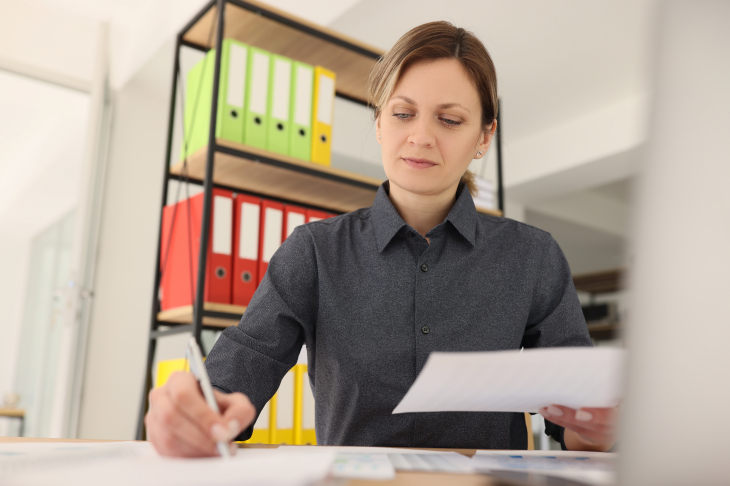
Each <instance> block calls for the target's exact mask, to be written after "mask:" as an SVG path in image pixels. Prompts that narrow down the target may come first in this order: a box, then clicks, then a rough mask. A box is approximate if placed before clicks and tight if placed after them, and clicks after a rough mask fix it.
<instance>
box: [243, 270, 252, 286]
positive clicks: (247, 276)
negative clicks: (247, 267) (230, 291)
mask: <svg viewBox="0 0 730 486" xmlns="http://www.w3.org/2000/svg"><path fill="white" fill-rule="evenodd" d="M241 280H243V283H249V282H250V281H251V280H253V275H251V272H249V271H245V272H243V273H242V274H241Z"/></svg>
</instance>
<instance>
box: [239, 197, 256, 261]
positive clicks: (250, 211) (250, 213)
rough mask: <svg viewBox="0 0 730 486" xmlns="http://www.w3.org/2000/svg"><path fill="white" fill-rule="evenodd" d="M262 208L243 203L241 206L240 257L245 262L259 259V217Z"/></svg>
mask: <svg viewBox="0 0 730 486" xmlns="http://www.w3.org/2000/svg"><path fill="white" fill-rule="evenodd" d="M260 214H261V208H260V207H259V205H258V204H251V203H243V204H242V205H241V224H240V225H239V226H238V227H239V231H240V233H239V235H238V241H239V242H240V244H239V245H238V256H239V258H243V259H245V260H258V258H259V216H260Z"/></svg>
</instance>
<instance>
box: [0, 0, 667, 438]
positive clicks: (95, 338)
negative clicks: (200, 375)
mask: <svg viewBox="0 0 730 486" xmlns="http://www.w3.org/2000/svg"><path fill="white" fill-rule="evenodd" d="M208 3H209V2H207V1H203V0H175V1H173V0H22V1H21V0H0V153H1V154H2V156H0V275H2V278H1V279H0V336H2V338H0V408H2V410H4V411H5V416H3V417H0V436H2V435H6V436H15V435H21V434H22V435H25V436H28V437H66V438H90V439H133V438H135V437H137V435H138V425H139V417H140V403H143V398H144V393H145V392H144V390H145V388H146V387H145V382H146V377H147V376H148V372H151V373H152V375H153V378H154V377H156V374H157V373H158V371H157V369H158V367H157V366H156V365H157V363H159V362H161V361H166V360H172V359H176V358H182V357H184V349H185V342H186V341H187V339H188V338H189V336H190V330H189V329H188V331H187V332H181V333H178V334H173V335H170V336H168V337H166V338H165V339H159V340H157V342H156V343H155V344H156V347H155V349H154V353H153V355H152V356H151V359H152V363H153V366H152V367H151V369H149V370H148V369H147V363H148V358H149V357H148V350H149V345H150V342H151V341H150V332H151V329H152V328H151V320H153V321H154V319H155V317H154V316H155V315H157V314H156V313H155V311H154V310H153V309H156V308H155V306H154V304H153V301H154V300H155V299H154V296H155V290H154V287H155V282H156V265H157V263H156V262H157V258H158V249H159V240H158V238H159V235H160V218H161V201H162V200H163V187H165V185H166V181H167V177H164V174H165V172H166V171H167V168H168V165H174V164H175V163H176V162H178V161H179V160H181V154H180V150H181V146H182V125H183V122H182V115H181V110H180V108H181V106H182V105H181V103H182V101H181V96H184V94H183V91H182V90H183V89H184V88H186V87H187V86H186V73H187V72H188V71H189V70H190V69H191V68H192V67H193V66H194V65H195V64H196V63H198V62H200V61H201V59H202V58H203V55H204V53H203V52H201V51H200V50H196V49H194V48H189V47H186V46H185V45H183V46H182V47H181V50H180V58H179V59H180V61H179V65H180V76H179V89H178V91H177V101H176V103H178V104H177V107H176V112H175V116H174V118H173V120H172V123H171V122H170V114H171V103H172V101H171V100H172V81H173V75H174V72H173V68H174V66H175V54H176V49H177V46H176V39H177V35H178V33H179V32H180V31H181V30H182V29H183V28H184V27H185V26H186V25H187V24H188V23H189V22H191V21H192V20H193V19H194V18H195V17H196V15H197V14H198V13H199V12H201V11H202V10H203V9H204V8H205V7H206V5H208ZM265 5H267V6H270V7H272V8H274V9H278V10H279V11H282V12H286V13H287V14H289V15H292V16H295V17H297V18H299V19H302V20H303V21H305V22H311V23H314V24H317V25H319V26H323V27H325V28H327V29H331V30H332V31H334V32H338V33H343V34H345V35H346V36H347V37H348V38H351V39H354V40H355V41H358V42H361V43H363V44H364V45H367V46H372V48H373V49H375V50H379V51H380V52H383V51H385V50H387V49H388V48H389V47H390V46H392V45H393V44H394V42H395V41H396V40H397V39H398V38H399V37H400V36H401V35H402V34H404V33H405V32H406V31H408V30H409V29H411V28H412V27H415V26H417V25H419V24H422V23H424V22H428V21H432V20H448V21H451V22H452V23H454V24H455V25H457V26H460V27H464V28H466V29H468V30H471V31H473V32H474V33H476V34H477V36H478V37H479V38H480V39H481V40H482V41H483V43H484V44H485V46H486V47H487V49H488V50H489V51H490V54H491V55H492V57H493V60H494V62H495V65H496V68H497V75H498V81H499V97H500V138H499V144H500V148H499V150H501V153H498V148H497V144H496V143H495V144H493V145H492V147H491V148H490V151H489V154H488V156H487V157H486V158H485V159H483V160H480V161H474V162H473V164H472V170H473V171H474V172H476V174H477V175H478V176H479V177H480V180H481V181H482V184H483V187H484V190H483V192H484V194H483V199H482V200H481V201H480V202H479V203H478V205H480V206H481V207H483V208H484V209H485V210H486V211H492V212H493V213H494V212H495V211H497V212H499V211H503V214H504V216H505V217H508V218H512V219H515V220H518V221H522V222H524V223H527V224H530V225H533V226H536V227H538V228H541V229H543V230H545V231H548V232H550V233H551V234H552V235H553V236H554V237H555V239H556V240H557V241H558V243H559V244H560V246H561V247H562V249H563V251H564V253H565V255H566V257H567V259H568V262H569V264H570V267H571V270H572V273H573V276H574V281H575V284H576V289H577V290H578V294H579V297H580V300H581V303H582V304H583V305H584V311H585V315H586V318H587V320H588V326H589V330H590V333H591V336H592V338H593V341H594V344H595V345H598V346H622V338H621V331H622V329H624V328H625V322H626V316H627V314H629V313H630V312H631V309H630V308H629V303H628V301H627V298H626V292H625V290H624V288H625V284H624V280H625V279H624V276H625V274H626V271H627V269H629V268H630V267H631V263H632V255H631V251H630V250H629V248H630V247H631V246H630V243H631V241H630V240H631V236H630V235H631V233H630V228H631V220H632V212H633V209H634V196H633V194H634V188H635V180H636V174H637V171H638V167H639V163H638V162H639V159H640V157H641V154H642V151H643V150H644V147H645V142H646V137H647V127H646V125H647V123H646V122H647V118H648V115H649V105H650V98H651V95H652V93H651V79H650V77H651V76H650V73H651V71H650V70H651V66H652V64H651V59H650V54H651V49H652V39H653V38H654V33H653V29H654V12H655V10H656V8H657V2H656V1H655V0H617V1H612V2H598V1H591V2H586V1H582V0H550V1H540V0H519V1H510V2H506V1H496V0H461V1H458V2H443V1H440V0H439V1H437V0H387V1H386V0H309V1H307V2H302V1H296V0H267V1H266V4H265ZM211 18H212V17H211ZM338 76H339V73H338ZM175 78H176V79H178V77H177V76H176V77H175ZM338 79H339V78H338ZM338 89H339V87H338ZM183 99H184V98H183ZM331 125H332V142H331V167H332V168H334V169H340V170H342V171H346V172H347V173H350V174H356V175H359V176H364V177H366V178H368V180H374V179H377V180H378V181H382V180H384V178H385V173H384V171H383V169H382V165H381V161H380V150H379V148H380V147H379V145H378V144H377V142H376V140H375V135H374V128H373V123H372V117H371V112H370V110H369V109H368V108H367V106H365V105H364V104H363V103H362V99H360V101H359V102H358V100H355V101H353V100H351V99H348V98H347V97H342V96H338V97H337V98H335V99H334V121H333V122H332V124H331ZM170 130H171V132H170ZM170 133H171V137H172V138H171V145H170V147H171V153H170V154H167V153H166V151H167V148H168V135H169V134H170ZM166 158H167V160H166ZM498 158H499V159H501V172H500V171H498V168H497V160H498ZM353 177H355V176H353ZM179 180H180V178H172V179H170V180H169V181H167V182H168V185H167V187H166V189H164V191H165V192H164V195H165V197H166V201H165V202H166V203H167V204H171V203H174V202H177V201H178V200H180V199H181V198H182V197H190V196H194V195H195V194H198V193H200V192H201V191H202V190H203V186H202V185H200V184H190V185H188V184H184V182H183V183H182V184H181V183H180V182H179ZM500 184H501V187H500ZM254 192H256V191H254ZM372 194H373V195H374V191H372ZM280 197H281V198H284V196H283V195H282V196H280ZM313 206H318V207H323V209H329V210H330V211H332V212H334V213H337V212H343V211H342V210H341V211H337V209H338V208H333V207H324V205H322V204H313ZM348 210H349V209H348ZM157 310H159V309H157ZM187 322H188V323H189V322H190V318H188V321H187ZM224 322H226V323H227V324H225V325H229V324H235V323H236V322H235V320H233V321H231V320H230V319H228V321H226V320H225V319H224ZM168 324H170V326H171V327H169V329H172V328H173V327H174V325H173V324H171V323H168ZM161 329H167V328H165V327H163V328H161ZM217 332H218V331H216V329H215V328H214V327H213V328H211V329H208V330H204V331H203V335H202V338H203V342H204V344H205V343H207V344H208V349H209V348H210V345H211V344H212V343H213V342H214V340H215V338H216V335H217ZM204 347H205V346H204ZM306 406H307V404H306V403H305V407H306ZM308 420H309V419H308V418H306V417H305V429H306V428H307V421H308ZM541 426H542V425H541V419H540V417H539V415H537V416H535V417H534V418H533V429H534V431H535V437H536V447H537V448H543V449H548V448H550V447H555V446H556V443H553V444H551V443H550V439H549V438H548V437H547V436H545V435H544V434H542V433H541V429H540V427H541Z"/></svg>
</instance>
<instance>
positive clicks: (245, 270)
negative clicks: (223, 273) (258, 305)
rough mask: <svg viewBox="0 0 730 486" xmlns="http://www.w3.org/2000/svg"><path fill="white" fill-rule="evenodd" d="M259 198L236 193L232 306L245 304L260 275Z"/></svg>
mask: <svg viewBox="0 0 730 486" xmlns="http://www.w3.org/2000/svg"><path fill="white" fill-rule="evenodd" d="M260 219H261V199H260V198H258V197H253V196H246V195H243V194H237V195H236V197H235V199H234V211H233V278H232V280H233V295H232V302H233V304H235V305H246V306H247V305H248V304H250V303H251V297H253V294H254V292H256V287H257V286H258V282H259V279H258V275H259V268H258V267H259V229H260V224H261V222H260Z"/></svg>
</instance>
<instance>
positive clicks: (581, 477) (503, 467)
mask: <svg viewBox="0 0 730 486" xmlns="http://www.w3.org/2000/svg"><path fill="white" fill-rule="evenodd" d="M471 462H472V464H473V466H474V469H475V470H476V471H478V472H485V473H494V472H495V471H510V472H522V473H528V474H541V475H544V476H554V477H560V478H563V479H570V480H573V481H579V482H581V483H585V484H589V485H595V486H608V485H613V484H615V483H616V470H617V466H618V455H617V454H612V453H602V452H573V451H477V453H476V454H475V455H474V457H473V458H472V459H471ZM513 478H514V479H517V480H519V477H514V476H513Z"/></svg>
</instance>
